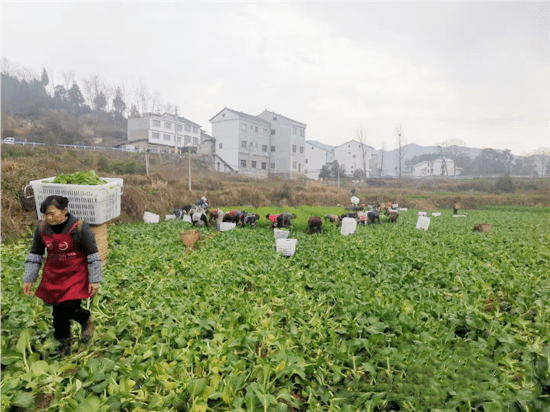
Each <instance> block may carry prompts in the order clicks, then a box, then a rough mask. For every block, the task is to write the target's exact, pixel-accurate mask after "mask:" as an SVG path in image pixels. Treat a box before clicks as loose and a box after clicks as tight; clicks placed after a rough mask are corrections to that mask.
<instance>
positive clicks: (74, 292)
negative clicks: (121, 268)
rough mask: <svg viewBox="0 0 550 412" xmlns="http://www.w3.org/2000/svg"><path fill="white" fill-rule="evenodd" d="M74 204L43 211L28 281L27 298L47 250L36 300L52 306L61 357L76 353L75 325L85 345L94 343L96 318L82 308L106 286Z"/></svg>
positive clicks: (59, 203)
mask: <svg viewBox="0 0 550 412" xmlns="http://www.w3.org/2000/svg"><path fill="white" fill-rule="evenodd" d="M68 204H69V199H67V198H66V197H63V196H56V195H53V196H48V197H47V198H46V199H45V200H44V201H43V202H42V204H41V205H40V213H43V214H44V220H43V221H41V222H39V223H38V226H37V227H36V229H35V231H34V238H33V242H32V246H31V250H30V253H29V255H28V257H27V261H26V263H25V274H24V276H23V292H24V293H25V295H27V296H28V295H30V294H31V292H32V286H33V284H34V282H36V279H37V277H38V271H39V269H40V266H41V264H42V258H43V256H44V252H45V250H46V249H47V250H48V253H47V256H46V263H45V264H44V268H43V269H42V279H41V281H40V285H39V286H38V289H37V290H36V293H35V294H36V296H37V297H39V298H40V299H42V300H43V301H44V303H46V304H47V305H52V310H53V327H54V337H55V339H57V340H59V341H60V345H59V348H58V353H59V354H60V355H61V356H66V355H69V354H70V353H71V320H76V321H77V322H78V323H80V324H81V325H82V334H81V339H82V340H84V341H87V340H89V339H90V338H91V337H92V334H93V331H94V324H93V320H92V316H91V314H90V312H89V311H88V310H86V309H83V308H82V307H81V302H82V299H87V298H91V297H93V296H94V295H95V294H96V293H97V291H98V290H99V283H100V282H101V257H100V255H99V252H98V249H97V245H96V242H95V237H94V235H93V233H92V232H91V231H90V229H89V227H88V224H87V223H85V222H83V221H79V220H77V219H76V218H75V217H74V216H72V215H71V214H70V213H68V211H67V205H68Z"/></svg>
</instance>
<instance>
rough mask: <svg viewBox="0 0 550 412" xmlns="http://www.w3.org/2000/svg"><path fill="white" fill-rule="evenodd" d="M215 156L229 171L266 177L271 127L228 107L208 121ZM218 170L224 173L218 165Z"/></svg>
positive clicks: (220, 164) (264, 122)
mask: <svg viewBox="0 0 550 412" xmlns="http://www.w3.org/2000/svg"><path fill="white" fill-rule="evenodd" d="M210 122H211V123H212V136H213V137H214V138H215V139H216V154H217V155H218V156H219V157H220V158H222V159H224V161H225V162H226V163H227V165H229V166H230V167H231V168H232V169H233V170H236V171H238V172H239V173H242V174H249V175H254V176H258V177H267V176H268V175H269V169H268V167H269V163H270V156H269V149H270V133H271V125H270V123H269V122H267V121H266V120H264V119H262V118H260V117H257V116H252V115H249V114H246V113H243V112H237V111H235V110H231V109H228V108H225V109H223V110H222V111H221V112H219V113H218V114H217V115H215V116H214V117H213V118H212V119H210ZM217 166H218V163H216V167H217ZM219 166H220V168H216V170H218V171H222V172H223V171H225V170H226V169H225V168H222V163H221V162H220V163H219Z"/></svg>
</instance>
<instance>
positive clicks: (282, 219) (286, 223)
mask: <svg viewBox="0 0 550 412" xmlns="http://www.w3.org/2000/svg"><path fill="white" fill-rule="evenodd" d="M292 219H296V215H295V214H293V213H281V214H280V215H279V216H277V227H278V228H281V227H290V224H291V220H292Z"/></svg>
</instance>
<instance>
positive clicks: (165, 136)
mask: <svg viewBox="0 0 550 412" xmlns="http://www.w3.org/2000/svg"><path fill="white" fill-rule="evenodd" d="M164 140H172V139H171V138H170V135H169V134H165V135H164Z"/></svg>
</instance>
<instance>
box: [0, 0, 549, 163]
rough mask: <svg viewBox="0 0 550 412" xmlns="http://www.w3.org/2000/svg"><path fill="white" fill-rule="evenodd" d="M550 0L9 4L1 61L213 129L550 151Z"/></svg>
mask: <svg viewBox="0 0 550 412" xmlns="http://www.w3.org/2000/svg"><path fill="white" fill-rule="evenodd" d="M549 33H550V28H549V2H548V1H539V2H511V1H505V2H494V1H492V2H477V1H469V2H466V1H458V2H410V1H409V2H390V3H388V2H384V3H382V2H369V1H359V2H312V1H302V2H288V1H287V2H278V1H272V2H259V1H257V2H251V1H245V2H243V1H241V2H226V1H218V2H185V1H179V2H178V1H176V2H154V3H153V2H150V3H149V2H102V3H99V2H21V1H17V2H9V1H2V57H5V58H7V59H9V60H10V61H11V62H12V63H14V64H17V65H18V66H19V67H20V68H30V69H33V70H35V71H36V73H37V74H40V73H41V72H42V68H46V70H47V71H48V73H49V74H50V75H51V76H52V77H53V80H54V83H55V84H62V73H64V72H68V71H74V72H75V75H76V80H77V81H78V82H79V84H81V82H82V80H83V79H84V78H86V77H88V76H90V75H99V76H100V78H101V79H102V80H103V81H104V82H105V83H106V84H108V85H110V86H116V85H122V84H124V85H125V87H126V89H127V93H128V96H127V102H126V103H127V104H128V106H130V104H131V103H132V101H133V100H134V98H133V96H132V93H131V90H132V88H133V85H135V84H136V83H138V82H142V83H143V84H146V85H147V87H148V89H149V90H150V91H151V92H154V91H156V92H158V95H159V96H160V99H161V101H162V102H163V103H165V104H172V105H177V106H178V108H179V113H180V114H181V115H183V116H184V117H186V118H188V119H189V120H191V121H193V122H195V123H198V124H199V125H201V126H202V128H203V129H204V130H205V131H206V132H207V133H210V132H211V130H212V127H211V123H210V119H211V118H212V117H214V115H216V114H217V113H218V112H219V111H220V110H222V109H223V108H224V107H228V108H230V109H233V110H236V111H242V112H244V113H247V114H251V115H258V114H260V113H261V112H263V111H264V110H265V109H267V110H269V111H273V112H276V113H278V114H281V115H283V116H286V117H289V118H291V119H294V120H297V121H299V122H301V123H305V124H306V125H307V129H306V139H308V140H317V141H320V142H322V143H325V144H330V145H338V144H341V143H345V142H347V141H349V140H352V139H357V130H358V129H359V128H363V130H364V132H365V133H366V136H367V144H369V145H370V146H373V147H374V148H375V149H381V148H382V147H383V145H385V148H386V150H392V149H394V148H395V147H396V137H395V128H396V125H397V124H401V125H402V127H403V132H404V136H405V138H406V139H407V142H408V143H417V144H419V145H423V146H429V145H436V144H439V143H442V142H444V141H448V140H451V139H458V140H461V141H463V142H464V143H465V144H466V145H467V146H469V147H476V148H484V147H491V148H497V149H511V150H512V152H513V153H515V154H526V153H530V152H533V151H534V150H536V149H538V148H540V147H546V148H548V147H550V124H549V111H550V83H549V78H550V64H549V50H550V48H549Z"/></svg>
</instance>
